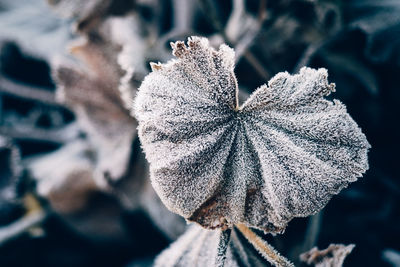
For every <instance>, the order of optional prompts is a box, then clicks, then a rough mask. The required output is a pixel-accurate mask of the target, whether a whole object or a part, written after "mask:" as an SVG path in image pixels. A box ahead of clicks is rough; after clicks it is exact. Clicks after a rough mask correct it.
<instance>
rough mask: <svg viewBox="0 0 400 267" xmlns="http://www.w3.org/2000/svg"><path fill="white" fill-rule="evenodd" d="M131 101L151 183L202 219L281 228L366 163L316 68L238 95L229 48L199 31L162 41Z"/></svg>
mask: <svg viewBox="0 0 400 267" xmlns="http://www.w3.org/2000/svg"><path fill="white" fill-rule="evenodd" d="M171 46H172V48H173V54H174V55H175V56H176V57H177V59H174V60H171V61H169V62H168V63H166V64H160V63H159V64H154V63H153V64H152V69H153V72H152V73H151V74H149V75H148V76H147V77H146V78H145V80H144V81H143V83H142V85H141V87H140V89H139V92H138V94H137V97H136V99H135V104H134V109H135V114H136V118H137V119H138V122H139V128H138V129H139V137H140V139H141V143H142V146H143V149H144V151H145V153H146V157H147V160H148V161H149V162H150V172H151V179H152V184H153V186H154V188H155V190H156V192H157V193H158V194H159V196H160V198H161V200H162V201H163V202H164V204H165V205H166V206H167V207H168V208H169V209H170V210H172V211H173V212H176V213H178V214H180V215H181V216H183V217H185V218H186V219H188V220H191V221H196V222H198V223H199V224H201V225H202V226H204V227H206V228H211V229H214V228H223V229H225V228H228V227H232V225H233V224H237V223H244V224H245V225H247V226H251V227H255V228H259V229H262V230H265V231H270V232H279V231H282V230H283V229H284V228H285V227H286V225H287V223H288V222H289V221H290V220H291V219H292V218H294V217H305V216H309V215H311V214H314V213H316V212H318V211H319V210H321V209H322V208H323V207H324V206H325V205H326V203H327V202H328V200H329V199H330V198H331V197H332V195H334V194H337V193H339V192H340V190H341V189H343V188H344V187H346V186H347V184H348V183H350V182H354V181H356V180H357V177H360V176H361V175H362V174H363V173H364V172H365V171H366V170H367V169H368V161H367V151H368V148H369V147H370V145H369V144H368V142H367V140H366V138H365V136H364V134H363V133H362V132H361V129H360V128H359V127H358V126H357V124H356V123H355V122H354V121H353V119H352V118H351V117H350V115H349V114H348V113H347V111H346V108H345V106H344V105H343V104H342V103H341V102H339V101H338V100H333V101H329V100H326V99H324V96H327V95H329V94H330V93H331V92H332V91H334V89H335V85H334V84H330V83H328V79H327V71H326V70H325V69H318V70H315V69H311V68H306V67H304V68H302V69H301V70H300V73H299V74H296V75H290V74H288V73H287V72H285V73H278V74H277V75H276V76H275V77H273V78H272V79H271V80H270V81H269V83H268V86H267V85H263V86H261V87H260V88H258V89H257V90H256V91H255V92H254V93H253V94H252V95H251V96H250V98H249V99H248V100H247V101H246V102H245V103H244V104H243V105H242V106H239V104H238V85H237V81H236V78H235V75H234V51H233V49H231V48H229V47H228V46H226V45H221V46H220V47H219V50H214V49H213V48H211V47H210V46H209V44H208V40H207V39H205V38H199V37H191V38H189V40H188V44H187V45H185V44H184V43H183V42H180V41H178V42H175V43H172V44H171Z"/></svg>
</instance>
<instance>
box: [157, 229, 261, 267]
mask: <svg viewBox="0 0 400 267" xmlns="http://www.w3.org/2000/svg"><path fill="white" fill-rule="evenodd" d="M154 266H157V267H169V266H267V262H266V261H265V260H264V259H263V258H262V257H261V255H259V254H258V253H257V251H255V250H254V249H253V248H252V247H251V245H250V244H248V243H247V241H246V240H244V238H243V236H242V235H241V234H240V233H239V231H238V230H237V229H236V228H234V229H232V230H230V229H228V230H225V231H222V230H214V231H212V230H207V229H203V228H201V227H199V226H197V225H192V226H191V227H190V228H189V229H188V230H187V231H186V232H185V233H184V234H183V235H182V236H181V237H180V238H179V239H178V240H177V241H175V242H174V243H172V245H171V246H170V247H169V248H168V249H166V250H164V251H163V252H162V253H161V254H160V255H159V256H158V257H157V258H156V260H155V264H154Z"/></svg>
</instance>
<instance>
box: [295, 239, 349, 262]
mask: <svg viewBox="0 0 400 267" xmlns="http://www.w3.org/2000/svg"><path fill="white" fill-rule="evenodd" d="M354 247H355V245H353V244H352V245H348V246H345V245H341V244H340V245H334V244H331V245H329V247H328V248H327V249H324V250H318V248H316V247H314V248H312V249H311V250H310V251H308V252H305V253H303V254H301V255H300V259H301V260H302V261H303V262H305V263H307V264H308V265H311V264H313V265H314V266H316V267H341V266H342V265H343V262H344V260H345V258H346V257H347V255H349V254H350V253H351V251H352V250H353V248H354Z"/></svg>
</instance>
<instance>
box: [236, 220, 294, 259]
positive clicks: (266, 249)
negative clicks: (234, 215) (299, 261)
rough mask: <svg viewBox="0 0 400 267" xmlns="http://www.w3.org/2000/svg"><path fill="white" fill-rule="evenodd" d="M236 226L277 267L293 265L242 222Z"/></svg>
mask: <svg viewBox="0 0 400 267" xmlns="http://www.w3.org/2000/svg"><path fill="white" fill-rule="evenodd" d="M236 228H237V229H239V231H240V232H241V233H242V234H243V235H244V236H245V237H246V239H247V240H248V241H249V242H250V243H251V244H252V245H253V246H254V248H255V249H257V251H258V252H259V253H260V254H261V255H262V256H263V257H264V258H265V259H266V260H267V261H269V262H270V263H271V264H272V265H274V266H279V267H284V266H294V265H293V263H291V262H290V261H289V260H288V259H286V258H285V257H283V256H282V255H280V254H279V253H278V252H277V251H276V250H275V249H274V248H273V247H272V246H271V245H269V244H268V243H267V242H265V241H264V240H263V239H261V237H259V236H258V235H257V234H256V233H254V232H253V231H252V230H251V229H250V228H248V227H247V226H245V225H244V224H237V225H236Z"/></svg>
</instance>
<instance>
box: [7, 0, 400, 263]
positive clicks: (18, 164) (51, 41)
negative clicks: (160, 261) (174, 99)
mask: <svg viewBox="0 0 400 267" xmlns="http://www.w3.org/2000/svg"><path fill="white" fill-rule="evenodd" d="M190 35H201V36H205V37H208V38H209V39H210V42H211V44H212V45H214V46H218V45H219V44H221V43H227V44H229V45H230V46H232V47H234V48H235V51H236V62H237V65H236V69H235V73H236V75H237V77H238V82H239V87H240V91H241V92H240V96H241V98H242V99H246V97H247V96H248V95H249V94H250V93H251V92H252V91H254V90H255V89H256V88H257V87H258V86H260V85H262V84H264V83H266V82H267V81H268V80H269V79H270V78H271V77H272V76H273V75H275V74H276V73H278V72H280V71H288V72H290V73H296V72H297V71H298V70H299V69H300V68H301V67H302V66H310V67H314V68H319V67H324V68H327V69H328V72H329V80H330V81H331V82H335V83H336V85H337V86H336V93H335V94H334V96H333V97H334V98H338V99H340V100H341V101H342V102H344V103H345V104H346V105H347V108H348V111H349V113H350V114H351V116H352V117H353V118H354V119H355V121H357V122H358V124H359V125H360V127H361V128H362V129H363V131H364V132H365V134H366V136H367V138H368V140H369V142H370V143H371V145H372V149H371V151H370V154H369V158H370V170H369V171H368V172H367V174H366V175H365V176H364V177H363V178H361V179H360V180H359V181H358V182H356V183H355V184H352V185H351V186H350V187H349V188H348V189H346V190H344V191H343V192H342V193H341V194H339V195H338V196H336V197H334V199H333V200H332V201H330V203H329V204H328V206H327V207H326V208H325V209H324V210H323V211H322V212H321V213H320V214H317V215H315V216H313V217H311V218H305V219H295V220H294V221H293V222H291V223H290V224H289V227H288V228H287V230H286V232H285V234H283V235H278V236H265V238H266V239H267V240H268V241H269V242H270V243H271V244H273V245H274V246H275V247H276V248H277V250H279V251H280V252H281V253H282V254H284V255H287V256H288V257H289V258H290V259H291V260H293V261H294V262H296V263H298V255H299V254H300V253H302V252H304V251H306V250H308V249H310V248H311V247H313V246H315V245H318V246H319V247H321V248H325V247H327V246H328V245H329V244H330V243H344V244H349V243H355V244H356V248H355V249H354V251H353V252H352V254H351V255H350V256H349V257H348V259H347V260H346V262H345V265H348V266H400V242H399V240H400V228H399V225H400V205H399V201H400V181H399V179H398V177H399V171H398V160H399V156H398V155H399V151H400V145H399V143H400V142H399V137H400V130H399V127H398V121H399V119H398V117H399V113H398V110H399V106H400V93H399V92H400V90H399V88H398V87H399V84H400V75H399V74H400V1H397V0H280V1H268V0H261V1H251V0H223V1H212V0H197V1H196V0H192V1H186V0H165V1H162V0H104V1H101V0H88V1H78V0H48V2H45V1H41V0H8V1H7V0H0V265H1V266H72V265H73V266H150V265H151V263H152V261H153V259H154V257H155V255H157V254H158V253H159V252H160V251H161V250H162V249H163V248H165V247H166V246H168V244H169V243H171V242H172V241H173V240H175V239H176V238H177V237H178V236H179V235H180V234H181V233H182V232H183V231H184V229H185V226H186V223H185V222H184V221H183V220H182V219H181V218H180V217H178V216H175V215H174V214H172V213H170V212H169V211H167V210H166V209H165V208H164V207H163V205H162V204H161V203H160V200H159V199H158V197H157V196H156V194H155V193H154V191H153V190H152V188H151V185H150V183H149V179H148V177H147V175H148V173H147V165H146V161H145V159H144V156H143V154H142V152H141V149H140V144H139V141H138V140H137V136H136V121H135V119H134V118H133V117H132V116H130V114H129V105H130V104H131V102H130V101H129V100H130V99H132V98H133V97H134V96H135V92H136V89H137V88H138V87H139V86H140V82H141V80H142V79H143V77H145V76H146V74H147V73H148V72H149V70H150V69H149V62H153V61H155V62H158V61H160V62H165V61H167V60H168V59H170V58H171V53H170V47H169V42H171V41H175V40H184V39H186V38H187V37H188V36H190Z"/></svg>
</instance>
